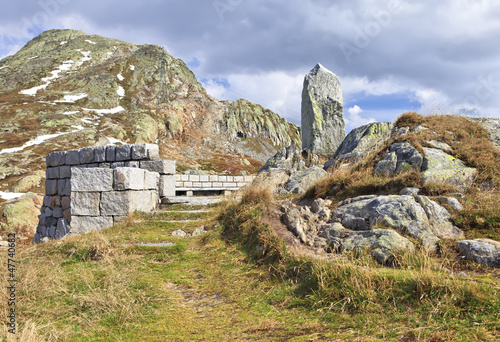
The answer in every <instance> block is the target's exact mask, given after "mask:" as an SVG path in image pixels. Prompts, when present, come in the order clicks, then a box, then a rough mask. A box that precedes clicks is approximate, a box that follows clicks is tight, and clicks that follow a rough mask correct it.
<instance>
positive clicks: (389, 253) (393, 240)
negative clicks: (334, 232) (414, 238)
mask: <svg viewBox="0 0 500 342" xmlns="http://www.w3.org/2000/svg"><path fill="white" fill-rule="evenodd" d="M362 249H368V250H370V251H371V254H372V256H373V257H374V258H375V260H377V262H378V263H380V264H382V265H385V264H387V263H389V262H390V261H391V260H392V259H393V258H394V255H395V253H396V252H400V251H409V252H413V251H414V250H415V246H414V245H413V243H412V242H411V241H410V240H408V239H407V238H405V237H403V236H401V235H399V234H398V233H396V232H395V231H393V230H390V229H374V230H371V231H364V232H356V233H355V234H351V235H350V236H349V237H348V238H347V239H344V240H342V243H341V247H340V250H341V251H352V250H354V251H359V250H362Z"/></svg>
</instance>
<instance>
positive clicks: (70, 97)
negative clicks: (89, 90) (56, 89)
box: [54, 93, 88, 103]
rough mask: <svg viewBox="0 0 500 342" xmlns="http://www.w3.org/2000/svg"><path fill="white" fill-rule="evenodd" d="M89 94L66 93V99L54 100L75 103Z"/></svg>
mask: <svg viewBox="0 0 500 342" xmlns="http://www.w3.org/2000/svg"><path fill="white" fill-rule="evenodd" d="M87 96H88V94H85V93H81V94H77V95H64V100H57V101H54V102H60V103H74V102H75V101H78V100H81V99H84V98H86V97H87Z"/></svg>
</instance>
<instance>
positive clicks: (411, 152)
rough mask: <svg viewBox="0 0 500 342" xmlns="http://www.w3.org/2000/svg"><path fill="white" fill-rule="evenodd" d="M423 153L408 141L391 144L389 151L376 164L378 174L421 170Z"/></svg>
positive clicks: (388, 174) (389, 174)
mask: <svg viewBox="0 0 500 342" xmlns="http://www.w3.org/2000/svg"><path fill="white" fill-rule="evenodd" d="M422 163H423V158H422V155H421V154H420V153H419V152H418V151H417V149H416V148H415V147H413V146H412V145H411V144H410V143H408V142H400V143H395V144H392V145H391V148H390V151H389V153H387V155H386V156H385V157H384V158H383V159H382V160H381V161H380V162H379V163H378V164H377V165H376V166H375V170H374V173H375V174H376V175H384V176H392V175H394V174H399V173H403V172H406V171H410V170H416V171H420V168H421V167H422Z"/></svg>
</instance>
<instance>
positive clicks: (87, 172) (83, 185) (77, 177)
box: [70, 167, 113, 192]
mask: <svg viewBox="0 0 500 342" xmlns="http://www.w3.org/2000/svg"><path fill="white" fill-rule="evenodd" d="M70 184H71V191H72V192H82V191H83V192H88V191H112V190H113V170H112V169H101V168H91V169H82V168H78V167H72V168H71V183H70Z"/></svg>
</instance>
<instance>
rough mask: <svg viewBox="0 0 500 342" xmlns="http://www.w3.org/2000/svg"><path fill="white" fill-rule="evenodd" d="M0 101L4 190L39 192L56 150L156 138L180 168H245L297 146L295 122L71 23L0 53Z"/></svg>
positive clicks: (154, 55)
mask: <svg viewBox="0 0 500 342" xmlns="http://www.w3.org/2000/svg"><path fill="white" fill-rule="evenodd" d="M0 109H1V114H0V126H1V128H2V129H1V132H0V181H2V182H1V183H0V191H14V190H16V191H17V192H21V193H24V192H27V191H30V190H31V191H36V192H38V193H41V192H43V191H42V189H41V186H40V185H41V184H43V175H40V171H42V173H43V168H44V166H45V165H44V158H45V155H47V154H48V153H49V152H52V151H58V150H59V151H60V150H69V149H79V148H83V147H86V146H97V145H106V144H110V143H117V142H123V143H158V144H159V145H160V153H161V154H162V157H165V158H170V159H175V160H177V162H178V165H179V167H180V169H181V170H182V169H189V168H200V169H205V170H214V169H216V170H218V171H228V172H231V173H233V174H240V173H241V172H246V173H252V172H254V171H256V170H258V168H259V167H260V166H261V165H262V164H263V162H264V161H266V160H267V159H268V158H269V157H270V156H272V155H274V154H275V153H276V151H277V150H279V149H280V148H281V147H284V146H288V145H292V144H296V145H300V131H299V128H298V127H297V126H296V125H294V124H292V123H289V122H288V121H286V120H285V119H283V118H281V117H280V116H278V115H277V114H275V113H273V112H272V111H270V110H268V109H265V108H263V107H262V106H260V105H257V104H254V103H251V102H249V101H246V100H238V101H220V100H218V99H215V98H213V97H211V96H210V95H208V94H207V92H206V90H205V89H204V88H203V86H202V85H201V84H200V83H198V81H197V80H196V77H195V75H194V74H193V73H192V72H191V71H190V70H189V69H188V67H187V66H186V64H185V63H184V62H183V61H182V60H180V59H177V58H174V57H173V56H171V55H170V54H169V53H168V52H167V51H165V50H164V49H163V48H161V47H159V46H155V45H136V44H133V43H127V42H124V41H119V40H115V39H110V38H105V37H101V36H98V35H88V34H86V33H85V32H82V31H75V30H51V31H47V32H44V33H42V34H40V35H39V36H38V37H36V38H34V39H33V40H31V41H30V42H28V43H27V44H26V46H24V47H23V48H22V49H21V50H20V51H19V52H17V53H16V54H15V55H13V56H8V57H6V58H4V59H3V60H1V61H0ZM19 184H24V185H23V186H22V188H16V189H14V187H16V186H17V185H19ZM37 188H39V189H37Z"/></svg>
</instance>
